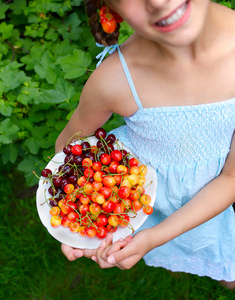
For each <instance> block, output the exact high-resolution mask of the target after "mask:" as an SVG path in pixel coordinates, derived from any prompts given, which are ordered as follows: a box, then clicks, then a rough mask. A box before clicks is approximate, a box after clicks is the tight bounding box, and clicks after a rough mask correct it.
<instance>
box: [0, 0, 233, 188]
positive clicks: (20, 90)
mask: <svg viewBox="0 0 235 300" xmlns="http://www.w3.org/2000/svg"><path fill="white" fill-rule="evenodd" d="M216 2H222V3H223V4H224V5H227V6H229V7H235V0H232V1H216ZM131 33H132V30H131V29H130V28H129V27H128V26H127V25H126V24H125V23H123V24H122V28H121V35H120V43H122V42H123V41H124V40H125V39H126V38H127V37H128V36H129V35H130V34H131ZM100 51H101V49H100V48H97V47H96V44H95V42H94V39H93V37H92V35H91V34H90V29H89V27H88V20H87V17H86V14H85V7H84V3H83V0H42V1H41V0H34V1H26V0H16V1H6V2H5V3H3V2H2V1H0V121H1V123H0V156H1V160H2V162H3V164H4V165H7V166H8V168H9V165H10V166H12V167H14V168H17V169H18V170H19V171H20V172H23V174H24V176H25V178H26V183H27V186H32V185H34V184H36V183H37V178H36V177H35V176H34V175H33V173H32V171H33V170H34V171H35V172H36V173H38V174H40V171H41V169H42V168H43V167H45V165H46V163H47V161H48V159H47V157H48V156H49V155H52V154H53V153H54V144H55V140H56V138H57V136H58V135H59V133H60V132H61V130H62V129H63V128H64V126H65V125H66V123H67V122H68V120H69V118H70V116H71V115H72V113H73V111H74V109H75V108H76V106H77V104H78V101H79V97H80V94H81V90H82V87H83V85H84V83H85V82H86V80H87V79H88V77H89V75H90V74H91V72H92V70H94V69H95V66H96V59H95V57H96V55H97V54H98V53H99V52H100ZM123 122H124V121H123V119H122V118H121V117H120V116H118V115H113V116H112V117H111V119H110V120H109V121H108V122H107V123H106V125H105V127H106V129H107V130H110V129H112V128H115V127H118V126H120V125H122V124H123Z"/></svg>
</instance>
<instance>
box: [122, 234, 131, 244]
mask: <svg viewBox="0 0 235 300" xmlns="http://www.w3.org/2000/svg"><path fill="white" fill-rule="evenodd" d="M132 239H133V236H132V235H128V236H126V237H125V239H124V240H125V241H127V242H128V243H129V242H130V241H131V240H132Z"/></svg>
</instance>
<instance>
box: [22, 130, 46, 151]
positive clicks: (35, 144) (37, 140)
mask: <svg viewBox="0 0 235 300" xmlns="http://www.w3.org/2000/svg"><path fill="white" fill-rule="evenodd" d="M49 131H50V129H49V128H47V127H42V126H35V127H34V128H33V130H32V136H31V137H29V138H27V139H26V141H25V145H26V147H28V149H29V152H30V153H32V154H38V152H39V149H40V148H43V149H46V148H49V147H51V146H52V143H51V142H50V141H48V140H47V139H46V135H47V134H48V132H49Z"/></svg>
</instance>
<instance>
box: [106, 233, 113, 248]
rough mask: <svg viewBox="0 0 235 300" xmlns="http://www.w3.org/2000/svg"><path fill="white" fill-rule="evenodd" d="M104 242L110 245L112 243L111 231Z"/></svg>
mask: <svg viewBox="0 0 235 300" xmlns="http://www.w3.org/2000/svg"><path fill="white" fill-rule="evenodd" d="M105 243H106V244H107V245H108V246H110V245H112V243H113V234H112V233H108V235H107V237H106V239H105Z"/></svg>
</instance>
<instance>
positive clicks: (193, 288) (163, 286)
mask: <svg viewBox="0 0 235 300" xmlns="http://www.w3.org/2000/svg"><path fill="white" fill-rule="evenodd" d="M17 176H18V177H17ZM14 178H16V179H14ZM15 181H16V182H17V186H18V187H17V186H16V183H15ZM21 182H22V180H21V179H20V177H19V174H14V175H13V174H10V175H9V174H8V178H7V179H6V178H0V190H1V200H0V218H1V223H0V224H1V225H0V244H1V247H0V268H1V271H0V299H4V300H12V299H18V300H21V299H23V300H27V299H33V300H54V299H56V300H60V299H61V300H62V299H63V300H64V299H66V300H74V299H77V300H79V299H83V298H84V299H87V300H90V299H96V300H108V299H112V300H126V299H130V300H132V299H135V300H139V299H143V298H144V299H159V300H161V299H164V300H165V299H167V300H168V299H171V300H178V299H200V300H204V299H205V300H207V299H217V300H231V299H235V292H233V291H229V290H227V289H224V288H222V287H220V286H219V285H218V284H217V282H215V281H213V280H211V279H210V278H206V277H198V276H193V275H190V274H185V273H174V274H171V273H170V272H168V271H166V270H164V269H162V268H153V267H148V266H146V265H145V263H144V262H143V261H140V262H139V263H138V264H137V265H136V266H134V267H133V268H132V269H131V270H127V271H121V270H119V269H114V268H113V269H105V270H102V269H100V268H99V267H98V265H96V264H95V263H94V262H93V261H90V260H88V259H86V258H81V259H78V260H77V261H75V262H69V261H68V260H67V259H66V258H65V257H64V256H63V254H62V253H61V250H60V243H59V242H57V241H56V240H54V239H53V238H52V237H51V236H50V235H49V234H48V233H47V231H46V229H45V228H44V227H43V225H42V224H41V223H40V220H39V217H38V214H37V211H36V205H35V196H34V195H35V190H34V189H32V190H30V189H26V190H24V191H23V192H22V191H21V190H19V186H22V184H21Z"/></svg>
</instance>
